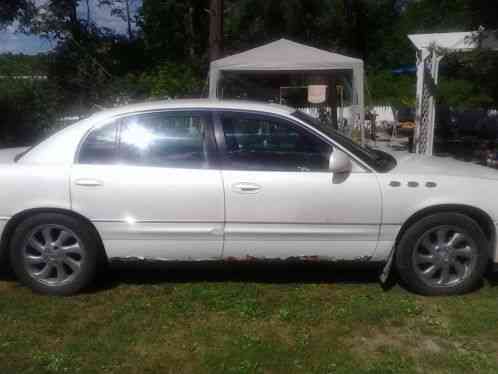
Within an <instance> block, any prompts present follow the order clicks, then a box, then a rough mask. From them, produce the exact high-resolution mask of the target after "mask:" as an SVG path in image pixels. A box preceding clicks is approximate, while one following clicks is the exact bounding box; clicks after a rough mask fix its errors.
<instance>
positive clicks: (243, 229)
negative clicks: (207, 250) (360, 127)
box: [215, 111, 381, 260]
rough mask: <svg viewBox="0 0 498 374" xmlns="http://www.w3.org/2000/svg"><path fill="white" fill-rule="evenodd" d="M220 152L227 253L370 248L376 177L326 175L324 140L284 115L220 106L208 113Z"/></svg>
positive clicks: (350, 254) (333, 255)
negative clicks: (220, 109) (224, 201)
mask: <svg viewBox="0 0 498 374" xmlns="http://www.w3.org/2000/svg"><path fill="white" fill-rule="evenodd" d="M215 117H216V119H215V129H216V130H215V131H216V140H217V143H218V145H219V148H220V150H221V153H222V169H223V170H222V175H223V181H224V187H225V200H226V226H225V245H224V252H223V257H225V258H231V259H238V260H244V259H252V258H258V259H291V258H304V259H326V260H366V259H369V258H371V256H372V255H373V254H374V251H375V249H376V246H377V240H378V235H379V229H380V220H381V195H380V189H379V185H378V182H377V178H376V175H375V174H373V173H371V172H369V171H368V170H366V169H363V168H361V167H359V166H358V165H357V166H356V167H355V169H354V171H353V172H352V173H350V174H348V175H333V174H332V173H331V172H330V171H329V158H330V154H331V152H332V151H333V147H332V145H331V144H330V143H328V142H326V141H324V139H322V138H320V137H319V136H317V135H316V134H315V133H312V132H310V131H309V130H307V129H304V128H302V127H300V126H299V125H297V124H296V123H293V122H291V121H288V120H285V119H283V118H277V117H275V116H270V115H267V114H264V115H263V114H258V113H247V112H236V111H224V112H218V113H217V115H216V116H215Z"/></svg>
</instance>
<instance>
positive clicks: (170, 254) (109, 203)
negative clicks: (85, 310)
mask: <svg viewBox="0 0 498 374" xmlns="http://www.w3.org/2000/svg"><path fill="white" fill-rule="evenodd" d="M210 118H211V116H210V114H209V113H203V112H195V111H192V112H185V111H181V112H180V111H171V112H156V113H143V114H135V115H130V116H128V117H125V118H122V119H118V120H115V121H114V122H112V123H109V124H106V125H104V126H102V127H100V128H98V129H95V130H94V131H92V132H91V133H90V134H89V135H88V136H87V138H86V140H85V141H84V143H83V144H82V146H81V147H80V151H79V155H78V160H77V162H76V164H75V165H74V167H73V170H72V177H71V179H72V180H71V197H72V207H73V210H75V211H77V212H79V213H81V214H82V215H84V216H85V217H88V218H89V219H90V220H91V221H93V223H94V224H95V226H96V227H97V229H98V231H99V232H100V234H101V236H102V239H103V242H104V245H105V247H106V251H107V254H108V257H110V258H130V257H138V258H146V259H155V260H161V259H162V260H213V259H219V258H220V256H221V251H222V246H223V226H224V196H223V185H222V179H221V173H220V171H219V170H214V169H212V168H211V164H210V163H211V160H210V158H211V147H212V146H213V144H214V140H213V135H212V129H211V120H210Z"/></svg>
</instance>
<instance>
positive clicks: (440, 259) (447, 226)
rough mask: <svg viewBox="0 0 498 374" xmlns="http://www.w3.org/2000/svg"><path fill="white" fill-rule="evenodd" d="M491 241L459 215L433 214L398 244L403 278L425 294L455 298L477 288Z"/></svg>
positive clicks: (409, 285)
mask: <svg viewBox="0 0 498 374" xmlns="http://www.w3.org/2000/svg"><path fill="white" fill-rule="evenodd" d="M487 249H488V242H487V240H486V237H485V236H484V234H483V232H482V230H481V229H480V227H479V226H478V224H477V223H476V222H475V221H474V220H472V219H471V218H469V217H467V216H465V215H463V214H457V213H441V214H434V215H431V216H428V217H426V218H423V219H422V220H420V221H419V222H417V223H416V224H414V225H413V226H411V227H410V228H409V229H408V230H407V231H406V232H405V233H404V235H403V237H402V238H401V240H400V242H399V246H398V250H397V253H396V265H397V269H398V272H399V275H400V277H401V279H402V280H403V281H404V283H405V284H406V285H407V286H408V287H409V288H410V289H411V290H413V291H415V292H417V293H420V294H423V295H454V294H461V293H466V292H469V291H471V290H473V289H474V288H476V287H477V286H478V284H479V283H480V282H481V281H482V277H483V274H484V272H485V269H486V265H487V262H488V254H487V252H488V251H487Z"/></svg>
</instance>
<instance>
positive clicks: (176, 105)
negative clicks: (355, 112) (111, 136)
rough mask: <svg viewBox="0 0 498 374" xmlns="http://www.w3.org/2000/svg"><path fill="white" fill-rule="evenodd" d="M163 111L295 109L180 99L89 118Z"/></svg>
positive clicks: (126, 107) (283, 111)
mask: <svg viewBox="0 0 498 374" xmlns="http://www.w3.org/2000/svg"><path fill="white" fill-rule="evenodd" d="M164 109H166V110H167V109H226V110H249V111H260V112H268V113H274V114H282V115H289V114H292V113H293V112H295V109H293V108H291V107H287V106H284V105H279V104H269V103H261V102H254V101H245V100H214V99H188V100H186V99H182V100H161V101H150V102H143V103H138V104H130V105H124V106H121V107H117V108H112V109H106V110H103V111H101V112H97V113H95V114H94V115H93V116H92V117H91V118H96V117H101V118H109V117H115V116H120V115H125V114H130V113H135V112H146V111H156V110H164Z"/></svg>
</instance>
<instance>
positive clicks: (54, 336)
mask: <svg viewBox="0 0 498 374" xmlns="http://www.w3.org/2000/svg"><path fill="white" fill-rule="evenodd" d="M376 275H377V273H376V272H375V271H373V272H372V271H366V272H352V271H344V270H341V271H338V270H337V269H333V268H330V267H329V266H328V265H321V264H309V265H290V264H289V265H286V264H282V265H247V266H246V265H225V266H221V265H217V266H205V265H202V266H201V265H196V266H188V267H181V266H179V267H178V266H177V267H174V268H168V269H163V271H162V272H157V271H155V270H150V269H149V270H141V271H130V270H119V271H117V270H114V271H112V272H111V273H110V274H109V275H107V276H106V278H105V279H103V280H100V281H99V282H98V285H97V286H96V287H95V289H93V290H90V291H88V292H87V293H85V294H81V295H79V296H76V297H71V298H53V297H45V296H40V295H34V294H32V293H31V292H30V291H29V290H28V289H26V288H24V287H22V286H19V285H18V284H17V283H16V282H15V281H14V280H13V279H12V278H11V277H9V276H3V277H2V278H0V374H8V373H36V374H43V373H217V374H219V373H429V372H430V373H460V372H461V373H469V372H476V373H497V372H498V287H495V286H493V284H494V283H496V282H495V281H494V280H490V281H488V282H487V283H486V284H485V285H484V287H483V288H482V289H481V290H479V291H477V292H475V293H473V294H470V295H467V296H461V297H450V298H425V297H421V296H416V295H413V294H411V293H409V292H407V291H405V290H404V289H402V288H400V287H398V286H395V287H394V288H392V289H390V290H388V291H384V290H383V289H382V288H381V287H380V285H379V284H378V283H377V280H376Z"/></svg>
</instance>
